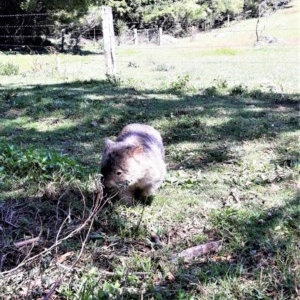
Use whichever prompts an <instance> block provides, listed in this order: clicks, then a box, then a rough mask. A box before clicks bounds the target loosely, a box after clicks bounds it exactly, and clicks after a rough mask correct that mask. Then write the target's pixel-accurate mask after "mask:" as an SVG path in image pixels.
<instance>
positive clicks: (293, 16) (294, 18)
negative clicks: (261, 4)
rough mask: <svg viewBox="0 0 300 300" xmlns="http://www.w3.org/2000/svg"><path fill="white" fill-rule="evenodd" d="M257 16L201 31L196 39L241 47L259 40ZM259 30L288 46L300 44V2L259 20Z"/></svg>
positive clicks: (205, 44) (294, 0)
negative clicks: (227, 25)
mask: <svg viewBox="0 0 300 300" xmlns="http://www.w3.org/2000/svg"><path fill="white" fill-rule="evenodd" d="M256 25H257V19H249V20H242V21H239V22H236V21H234V22H231V23H230V25H229V27H224V28H220V29H216V30H212V31H210V32H206V33H203V32H202V33H199V34H197V35H196V36H194V37H193V39H191V38H189V39H186V42H190V41H193V42H194V43H197V44H198V43H199V44H201V47H215V46H220V47H236V46H237V47H241V46H253V45H254V44H255V43H256ZM259 32H260V33H262V35H263V36H265V37H267V38H268V39H269V40H271V41H273V42H276V43H279V44H281V45H285V46H297V45H298V46H299V42H300V1H298V0H292V1H291V2H290V3H289V5H288V6H286V7H285V8H283V9H281V10H278V11H277V12H276V13H274V14H272V15H270V16H269V17H264V18H262V19H261V20H260V22H259Z"/></svg>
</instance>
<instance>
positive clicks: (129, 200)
mask: <svg viewBox="0 0 300 300" xmlns="http://www.w3.org/2000/svg"><path fill="white" fill-rule="evenodd" d="M164 157H165V150H164V146H163V141H162V137H161V135H160V133H159V132H158V131H157V130H156V129H154V128H153V127H151V126H149V125H144V124H129V125H127V126H125V127H124V128H123V130H122V131H121V132H120V133H119V135H118V137H117V139H116V141H115V142H114V141H112V140H110V139H106V140H105V145H104V151H103V156H102V161H101V173H102V176H103V184H104V187H105V188H107V189H109V190H111V191H112V193H113V194H118V198H119V199H120V200H121V201H122V202H125V204H127V205H132V204H133V201H134V199H136V200H138V201H147V199H148V198H149V197H150V196H153V194H154V193H155V191H156V190H157V189H158V188H159V187H160V186H161V184H162V182H163V180H164V176H165V174H166V165H165V161H164ZM150 198H151V197H150Z"/></svg>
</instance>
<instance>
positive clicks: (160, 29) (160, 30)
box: [158, 27, 163, 46]
mask: <svg viewBox="0 0 300 300" xmlns="http://www.w3.org/2000/svg"><path fill="white" fill-rule="evenodd" d="M162 32H163V31H162V28H161V27H159V28H158V45H159V46H160V45H161V44H162Z"/></svg>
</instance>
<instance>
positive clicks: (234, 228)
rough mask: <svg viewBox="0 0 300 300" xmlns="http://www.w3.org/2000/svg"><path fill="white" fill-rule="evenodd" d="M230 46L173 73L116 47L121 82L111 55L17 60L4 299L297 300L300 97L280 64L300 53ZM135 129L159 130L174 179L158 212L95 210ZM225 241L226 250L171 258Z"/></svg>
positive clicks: (9, 111)
mask: <svg viewBox="0 0 300 300" xmlns="http://www.w3.org/2000/svg"><path fill="white" fill-rule="evenodd" d="M292 9H293V8H292ZM288 12H289V11H288V10H286V13H288ZM280 13H281V12H280ZM272 17H274V16H272ZM281 17H282V16H281V15H280V18H281ZM245 22H248V21H245ZM224 30H225V29H224ZM213 34H214V33H212V36H211V37H210V38H211V39H213ZM289 34H290V33H289ZM185 42H186V41H183V43H185ZM196 42H197V41H195V43H196ZM222 43H223V42H222ZM183 45H184V44H183ZM219 46H220V48H217V50H216V49H212V51H208V50H207V48H206V49H203V52H202V50H201V49H200V48H197V47H195V48H194V49H190V48H181V49H179V48H177V49H176V48H175V49H171V48H167V49H164V48H162V49H161V50H160V52H159V54H160V56H161V59H162V58H164V57H165V58H166V59H167V58H168V61H169V60H170V57H172V55H175V54H176V53H177V54H178V53H179V54H180V56H179V57H180V59H181V60H182V61H178V62H176V61H175V62H172V63H166V64H164V63H163V62H161V61H160V60H159V59H157V53H151V52H149V49H147V48H142V47H141V48H136V49H132V50H131V49H125V48H124V49H123V48H120V49H119V50H118V51H119V53H118V55H119V60H121V54H122V51H124V52H123V53H124V54H127V55H128V56H130V58H126V60H127V61H126V62H124V68H123V67H122V68H121V69H120V70H122V72H120V74H119V75H118V77H117V78H116V80H112V79H111V78H106V77H105V72H104V64H103V57H102V56H100V55H98V56H96V55H95V56H93V55H91V56H74V55H66V54H64V55H60V54H59V55H49V56H44V55H43V56H39V55H34V56H28V55H16V56H13V58H14V60H13V64H14V65H15V66H17V67H18V74H10V75H8V74H7V75H2V76H1V77H0V78H1V85H0V118H1V121H0V137H1V138H0V149H1V150H0V151H1V152H0V216H1V219H0V220H1V231H0V272H1V273H0V295H1V299H2V298H3V299H37V298H42V297H47V294H48V295H51V296H52V298H53V299H184V300H187V299H297V297H298V296H299V295H298V294H299V289H300V286H299V261H300V257H299V249H298V248H299V238H300V236H299V232H300V230H299V229H300V228H299V224H300V198H299V160H300V151H299V122H298V121H299V120H298V118H299V87H298V85H297V84H298V76H297V66H296V64H294V65H293V66H292V67H291V68H286V66H287V64H284V63H280V61H281V60H282V58H285V57H286V56H287V54H289V55H290V54H292V55H296V52H297V48H296V47H294V46H293V45H290V46H289V47H282V46H281V45H273V46H272V47H269V46H266V47H263V48H261V49H256V48H255V49H254V48H252V47H248V48H247V47H246V48H244V49H242V50H241V49H239V48H234V47H228V45H225V46H224V45H223V44H222V45H219ZM199 49H200V50H199ZM218 49H219V50H218ZM155 51H156V50H155ZM201 53H203V54H204V55H203V56H202V55H201ZM291 57H292V58H291V59H294V57H296V56H291ZM11 58H12V56H11V55H1V61H2V62H3V64H5V63H7V62H8V61H11ZM128 59H129V60H130V62H132V64H130V65H129V64H128ZM153 59H155V60H154V61H153ZM195 59H197V61H199V62H201V61H202V62H203V65H201V64H200V65H197V66H195V65H194V61H195ZM254 60H256V61H257V62H259V63H255V64H248V63H246V62H247V61H254ZM208 62H209V63H208ZM212 62H214V63H212ZM233 62H236V65H235V64H232V63H233ZM271 62H276V64H274V63H271ZM120 66H122V62H120ZM208 66H209V67H208ZM227 66H228V68H226V67H227ZM229 66H230V67H229ZM224 67H225V70H224ZM262 70H263V72H262ZM99 74H100V75H99ZM226 74H230V77H228V75H226ZM266 74H268V76H266ZM266 78H267V79H268V81H265V80H266ZM130 122H142V123H147V124H151V125H153V126H155V127H156V128H157V129H158V130H159V131H160V132H161V133H162V135H163V138H164V141H165V147H166V161H167V164H168V174H167V177H166V180H165V182H164V185H163V187H162V189H161V190H160V191H159V192H158V194H157V195H156V197H155V199H154V201H153V203H152V205H151V206H142V205H137V206H134V207H130V208H128V207H123V206H121V205H118V204H117V203H115V204H113V203H110V202H109V203H107V204H106V206H105V207H99V206H97V199H98V200H99V198H97V195H99V194H98V193H99V191H101V189H99V184H98V183H99V176H98V175H99V174H98V173H99V161H100V158H101V151H102V148H103V139H104V138H105V137H115V136H116V134H117V133H118V131H119V130H120V129H121V128H122V127H123V126H124V125H125V124H128V123H130ZM94 212H98V213H97V215H96V216H95V213H94ZM91 216H92V218H91ZM81 226H82V227H81ZM78 228H81V229H80V230H78V231H76V232H74V230H76V229H78ZM72 232H74V234H72V235H70V234H71V233H72ZM153 236H157V237H158V239H159V240H158V241H157V240H156V239H154V238H153ZM37 237H38V239H39V240H38V242H36V243H33V242H32V243H30V242H28V239H29V241H30V239H32V238H37ZM24 240H25V241H27V242H28V244H25V245H23V246H20V245H19V244H18V243H19V242H23V241H24ZM217 240H222V248H221V250H220V251H218V252H217V253H209V254H208V255H204V256H200V257H196V258H195V259H194V260H192V261H180V260H179V261H175V262H174V261H171V260H169V258H170V256H171V255H172V254H176V253H179V252H181V251H182V250H184V249H186V248H189V247H192V246H195V245H199V244H203V243H206V242H210V241H217ZM58 242H59V243H58ZM45 249H46V250H45ZM47 249H48V250H47ZM41 252H42V254H43V255H41V256H36V258H35V259H33V258H34V256H35V255H37V254H39V253H41ZM31 258H32V260H29V261H28V259H31ZM22 262H25V263H24V264H22ZM18 266H19V267H18ZM14 268H18V269H16V270H15V271H14ZM68 268H71V271H70V270H68ZM51 289H52V290H51ZM49 293H50V294H49Z"/></svg>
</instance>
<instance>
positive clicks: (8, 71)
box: [0, 63, 19, 76]
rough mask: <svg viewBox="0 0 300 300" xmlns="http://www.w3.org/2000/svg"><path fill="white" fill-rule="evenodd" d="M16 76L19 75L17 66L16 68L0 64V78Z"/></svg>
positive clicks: (12, 65)
mask: <svg viewBox="0 0 300 300" xmlns="http://www.w3.org/2000/svg"><path fill="white" fill-rule="evenodd" d="M18 74H19V66H16V65H14V64H11V63H6V64H2V63H0V75H1V76H10V75H18Z"/></svg>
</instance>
